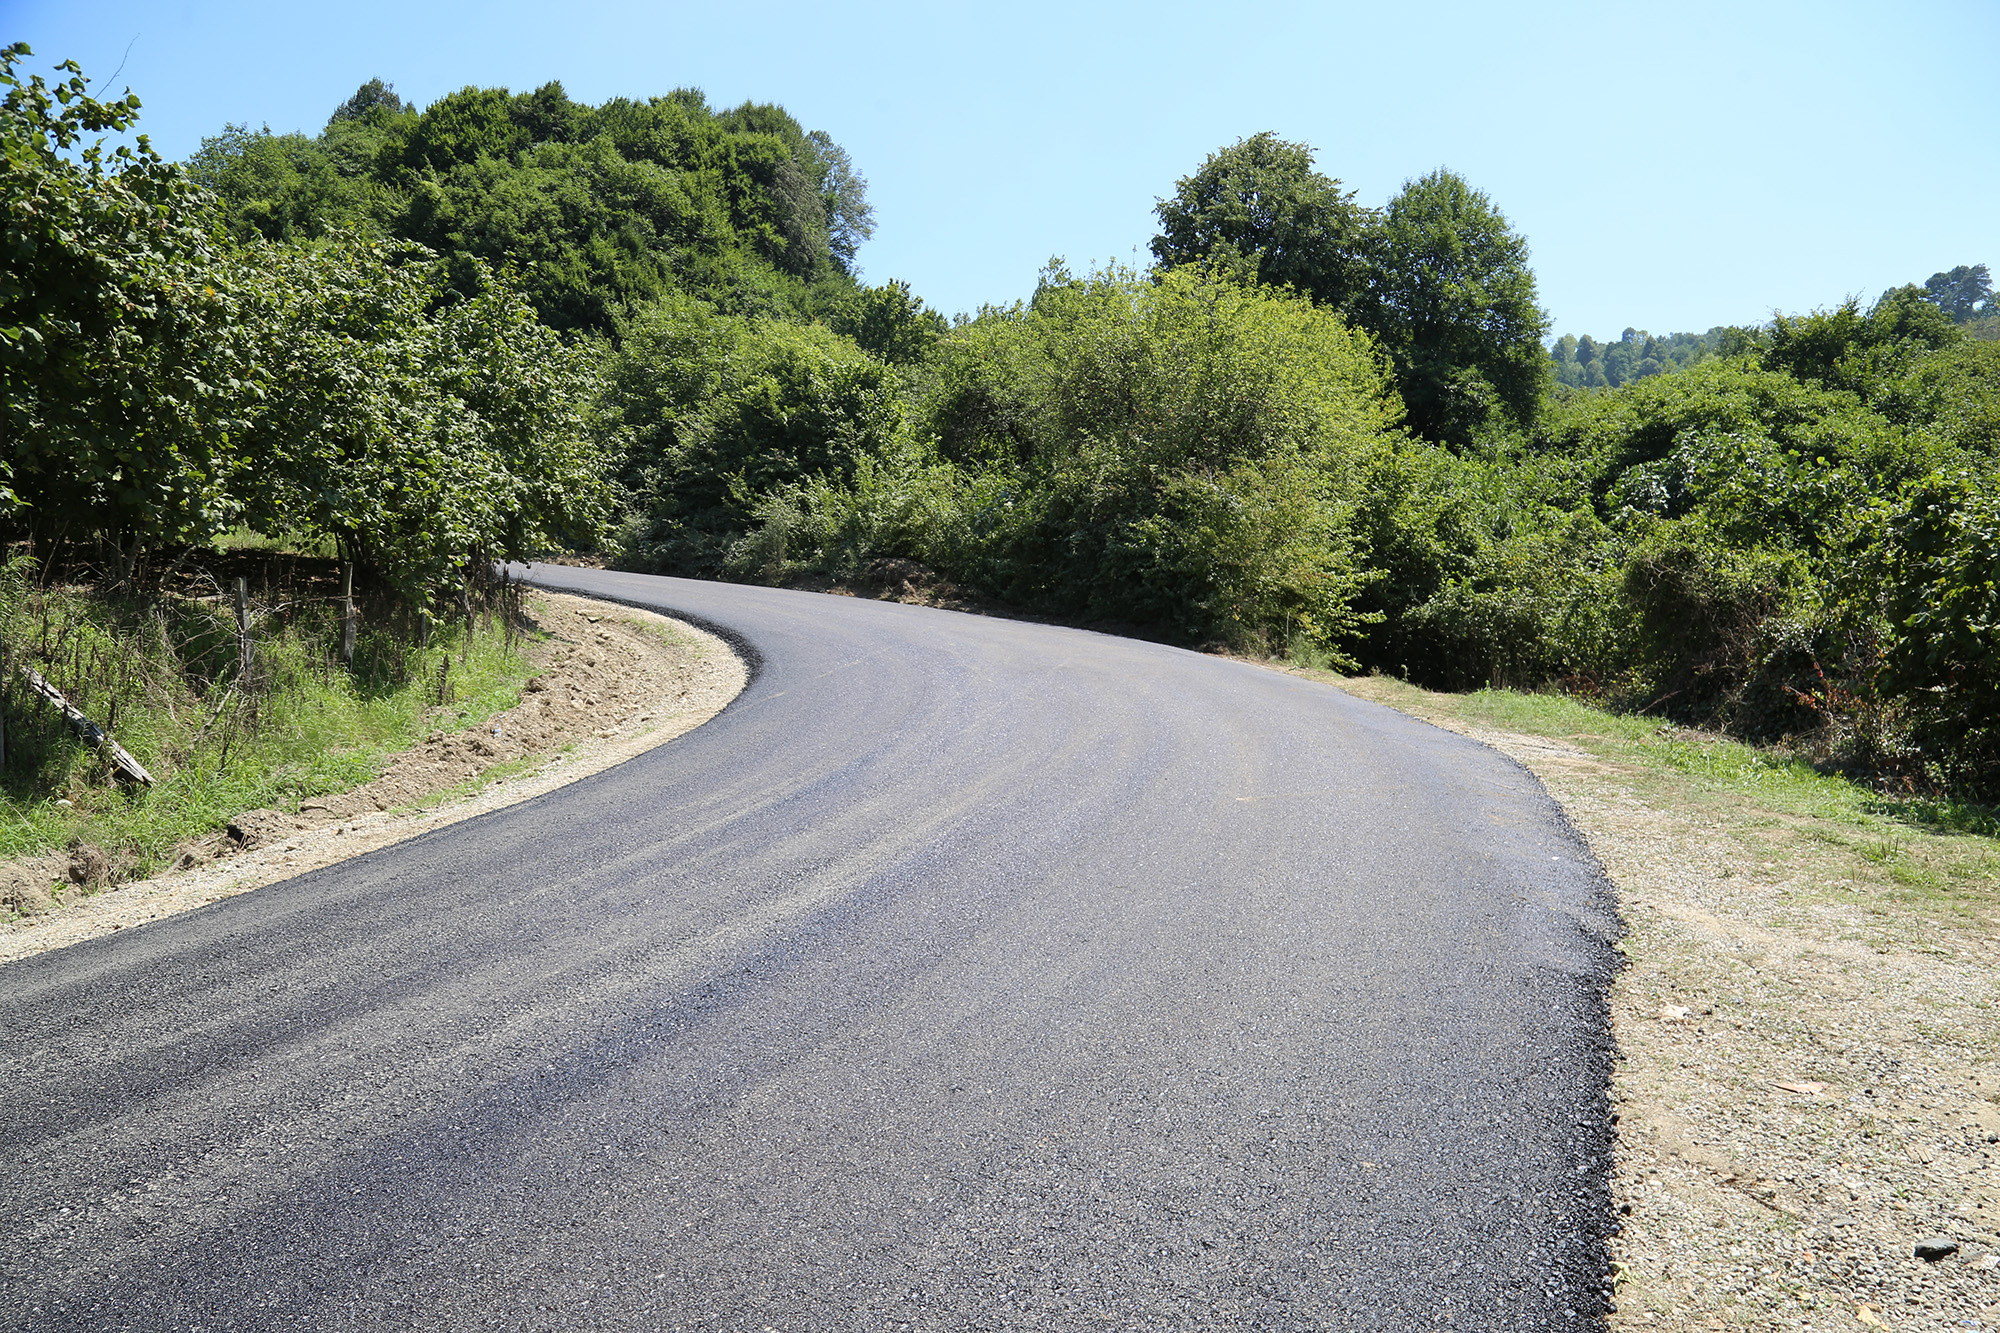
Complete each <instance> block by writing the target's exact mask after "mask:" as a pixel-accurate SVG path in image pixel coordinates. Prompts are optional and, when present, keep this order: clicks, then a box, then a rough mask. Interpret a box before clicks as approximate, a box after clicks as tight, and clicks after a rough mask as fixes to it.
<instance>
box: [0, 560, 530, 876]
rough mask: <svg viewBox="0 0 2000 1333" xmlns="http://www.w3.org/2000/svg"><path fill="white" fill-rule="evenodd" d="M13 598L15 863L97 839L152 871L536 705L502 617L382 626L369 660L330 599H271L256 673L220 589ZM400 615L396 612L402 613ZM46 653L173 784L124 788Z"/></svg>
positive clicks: (1, 789) (4, 806) (7, 636)
mask: <svg viewBox="0 0 2000 1333" xmlns="http://www.w3.org/2000/svg"><path fill="white" fill-rule="evenodd" d="M0 593H6V594H8V595H7V596H5V597H4V599H0V643H5V644H6V646H7V652H8V661H9V663H10V666H9V668H8V679H7V680H6V681H5V683H4V685H0V709H4V715H5V719H6V724H7V729H8V730H7V741H8V753H7V764H6V768H5V770H4V772H0V857H19V856H31V855H39V854H42V853H47V852H51V851H55V850H58V849H60V848H63V847H66V846H68V845H70V844H72V843H74V842H84V843H91V844H95V845H97V846H99V847H102V848H103V849H104V850H105V851H106V852H107V853H108V854H109V855H110V856H111V858H112V861H113V864H114V866H115V867H116V868H117V869H118V871H119V872H120V873H121V874H124V875H143V874H146V873H150V872H151V871H152V870H154V869H156V868H157V867H158V866H159V865H160V864H161V863H163V862H164V861H165V860H166V859H167V858H168V857H169V856H170V855H171V853H172V851H173V849H174V848H175V847H176V846H177V845H179V844H180V843H182V842H184V841H187V840H189V839H193V838H198V837H202V836H204V835H207V834H209V833H213V832H215V831H216V830H218V829H220V828H222V827H223V826H224V825H226V824H227V823H228V821H229V820H230V819H231V818H232V817H234V816H235V815H237V814H239V813H241V812H243V811H245V810H251V809H258V808H262V807H275V808H278V809H284V810H296V809H297V808H298V805H299V803H300V802H301V801H304V800H308V799H311V798H313V797H316V796H325V795H329V794H332V793H335V792H341V791H347V790H351V789H352V788H354V787H357V786H360V785H362V784H363V783H366V782H369V781H371V780H373V779H374V778H376V777H378V776H380V774H381V773H382V771H383V769H384V768H385V767H386V765H387V762H388V761H389V759H390V758H392V757H393V756H394V755H396V754H398V753H400V752H401V751H404V750H407V749H409V748H410V747H412V746H413V745H415V744H417V743H418V742H419V741H421V740H422V739H423V738H424V736H425V735H426V734H428V733H429V732H431V731H433V730H439V729H444V730H456V729H458V728H460V727H464V726H470V725H474V724H477V723H479V722H482V721H484V720H485V719H486V718H488V717H490V716H491V715H492V714H494V713H496V712H498V711H501V710H503V709H506V708H509V707H511V706H513V705H514V704H515V703H517V702H518V701H519V699H520V694H521V687H522V685H523V684H524V682H525V681H526V679H527V678H528V676H529V675H530V669H529V664H528V661H527V658H526V656H525V654H524V652H523V651H522V649H523V647H524V646H525V645H524V642H523V641H522V640H520V639H518V638H515V637H512V636H509V635H507V634H505V633H502V632H501V631H500V629H499V627H498V625H497V623H495V622H488V623H487V624H486V625H485V626H483V627H480V628H477V629H469V628H468V627H465V626H463V625H453V626H449V627H445V628H440V629H438V630H437V631H435V632H433V633H431V634H430V635H429V637H428V642H427V643H426V644H425V645H424V646H422V647H418V646H416V644H415V643H414V642H413V639H414V636H413V635H411V634H409V633H408V632H407V627H402V628H399V627H397V626H394V625H391V624H387V623H383V624H380V625H379V626H378V627H377V628H375V629H371V630H369V631H367V632H365V633H364V634H363V635H362V636H361V639H360V642H359V644H358V645H357V651H356V654H355V661H354V663H353V665H352V667H344V666H342V665H341V664H340V663H339V662H338V661H337V660H336V650H337V644H338V638H339V635H338V624H337V622H336V621H335V619H334V613H333V610H332V608H330V607H328V606H326V605H324V604H323V603H321V602H318V601H312V600H307V601H305V602H304V603H303V604H300V605H292V606H286V605H273V606H268V607H263V608H259V611H258V613H257V614H256V615H255V616H254V617H253V621H252V630H251V651H250V658H249V665H248V669H247V670H244V669H243V663H242V662H241V661H240V660H239V648H238V643H239V640H238V637H237V628H236V624H235V620H234V612H233V608H232V607H231V606H230V605H229V604H228V603H227V602H224V601H222V600H220V599H215V600H201V599H159V600H156V601H154V602H150V603H137V602H129V601H118V600H114V599H108V598H105V597H101V596H98V595H96V594H93V593H89V592H85V591H79V590H66V589H54V590H41V589H34V588H32V587H29V586H26V585H24V584H23V583H22V581H21V580H20V579H19V578H18V577H17V578H16V580H15V582H14V586H13V587H12V588H4V589H0ZM385 619H386V618H385ZM24 660H25V661H26V662H28V663H29V664H30V665H33V666H34V667H35V668H36V669H37V670H39V671H41V672H42V674H43V675H45V676H46V677H47V678H48V679H49V680H50V681H51V682H52V683H54V684H55V685H56V686H57V687H58V688H60V689H62V690H63V692H64V693H65V694H66V695H67V696H68V697H69V698H70V700H71V702H72V703H74V704H75V705H76V706H77V707H78V708H80V709H81V710H82V711H83V712H84V713H85V714H86V715H88V716H90V717H91V718H93V719H94V720H97V721H99V722H100V723H102V724H103V725H105V726H106V727H108V728H109V729H110V730H111V731H112V733H113V734H114V735H115V736H116V738H117V739H118V741H119V742H120V743H121V744H123V745H124V746H125V747H126V748H127V749H128V750H130V751H131V752H132V753H133V754H134V755H135V756H136V757H137V758H138V759H139V760H140V762H141V763H143V764H145V765H146V767H147V768H148V769H149V770H150V771H151V772H152V774H153V776H154V778H155V779H156V781H155V783H154V785H153V786H151V787H150V788H148V787H139V786H132V785H120V784H119V783H117V782H115V781H113V780H112V778H111V777H110V775H109V774H108V772H107V771H106V768H105V765H104V763H103V762H102V761H101V760H100V759H99V758H98V757H97V756H96V755H95V754H93V753H92V752H90V751H89V750H87V749H86V748H85V747H84V746H83V744H82V743H81V742H79V741H78V740H77V739H76V737H75V736H74V735H73V734H72V733H71V732H70V730H69V729H68V728H67V727H66V726H65V725H64V724H63V723H62V721H61V719H60V718H59V717H58V716H57V715H56V713H55V710H53V709H52V708H49V707H48V706H47V705H46V704H44V703H42V702H41V701H39V700H38V699H35V698H33V697H32V696H31V695H29V693H28V691H27V690H26V689H25V687H24V685H23V683H22V681H21V679H20V677H19V675H18V673H17V672H16V671H15V669H14V665H15V664H18V663H20V662H22V661H24Z"/></svg>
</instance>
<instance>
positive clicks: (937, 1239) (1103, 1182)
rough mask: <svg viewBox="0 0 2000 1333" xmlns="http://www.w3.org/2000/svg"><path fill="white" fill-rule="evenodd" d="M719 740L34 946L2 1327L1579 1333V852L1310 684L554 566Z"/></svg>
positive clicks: (1603, 1117)
mask: <svg viewBox="0 0 2000 1333" xmlns="http://www.w3.org/2000/svg"><path fill="white" fill-rule="evenodd" d="M538 577H540V578H542V579H544V580H545V581H546V582H547V583H548V585H549V586H552V587H563V588H569V589H574V590H577V591H581V592H588V593H595V594H598V595H602V596H609V597H613V598H617V599H621V600H626V601H631V602H635V603H643V604H645V605H648V606H653V607H657V608H660V609H662V610H666V611H670V612H675V613H679V614H682V615H685V616H689V617H691V618H694V619H697V620H700V621H703V622H705V623H707V624H709V625H711V626H712V627H717V628H720V629H723V630H725V631H727V632H728V633H730V634H731V635H733V636H734V637H736V638H738V639H739V640H740V641H741V642H742V643H744V644H745V645H747V647H748V649H749V650H750V651H751V656H752V660H753V662H754V663H755V671H754V674H753V678H752V680H751V683H750V685H749V687H748V689H746V690H745V692H744V693H743V695H742V696H741V697H740V698H739V699H738V700H737V701H736V702H735V703H734V704H732V705H731V706H730V707H729V708H728V709H727V710H725V711H724V712H723V713H722V714H721V715H720V716H718V717H717V718H716V719H715V720H714V721H712V722H710V723H708V724H707V725H706V726H703V727H701V728H698V729H697V730H695V731H694V732H692V733H690V734H688V735H687V736H685V737H683V738H681V739H679V740H676V741H674V742H673V743H671V744H669V745H666V746H664V747H661V748H660V749H657V750H654V751H653V752H651V753H650V754H648V755H646V756H644V757H642V758H639V759H637V760H634V761H632V762H631V763H628V764H625V765H623V766H622V767H619V768H616V769H612V770H609V771H607V772H605V773H602V774H599V775H598V776H596V777H593V778H589V779H586V780H584V781H582V782H580V783H577V784H575V785H573V786H570V787H567V788H565V789H563V790H561V791H559V792H555V793H552V794H550V795H548V796H545V797H542V798H540V799H537V800H534V801H531V802H527V803H525V804H522V805H519V806H515V807H513V808H511V809H508V810H504V811H500V812H497V813H494V814H492V815H489V816H486V817H483V818H480V819H476V820H470V821H467V822H465V823H461V824H458V825H454V826H452V827H450V828H446V829H442V830H439V831H437V832H434V833H431V834H428V835H426V836H424V837H421V838H418V839H416V840H414V841H411V842H408V843H404V844H402V845H401V846H398V847H394V848H389V849H385V850H383V851H381V852H377V853H373V854H370V855H367V856H363V857H361V858H358V859H356V860H353V861H350V862H347V863H346V864H343V865H340V866H335V867H331V868H328V869H325V870H322V871H317V872H314V873H311V874H308V875H305V876H302V877H300V878H298V879H296V880H292V881H290V882H288V883H285V884H280V885H276V886H273V887H270V888H266V889H262V890H259V891H258V892H256V893H251V894H245V895H243V896H240V897H236V898H231V899H228V900H226V901H222V902H218V903H215V904H212V905H210V906H209V907H207V908H204V909H202V910H200V911H196V912H192V913H188V914H186V915H183V916H179V917H175V918H170V919H166V920H162V921H159V922H156V923H153V924H150V925H146V926H143V927H140V928H137V929H131V930H127V931H124V932H121V933H119V934H116V935H112V936H108V937H105V938H102V939H97V940H93V941H90V942H88V943H85V944H80V945H77V946H75V947H73V948H70V949H66V950H62V951H60V952H57V953H53V954H46V955H42V956H40V957H36V958H31V959H27V960H24V961H21V962H17V963H14V964H11V965H8V966H6V967H4V968H0V1163H4V1165H0V1327H7V1328H34V1329H58V1328H62V1329H68V1328H79V1329H81V1328H88V1329H119V1328H135V1329H179V1330H190V1329H345V1328H357V1327H371V1328H372V1327H387V1328H407V1329H474V1328H524V1329H525V1328H546V1329H562V1330H568V1329H595V1328H606V1329H743V1330H749V1331H750V1333H763V1331H764V1330H780V1331H781V1333H802V1331H804V1330H889V1329H902V1328H908V1329H915V1330H931V1329H936V1330H945V1329H977V1330H987V1329H1004V1328H1023V1329H1051V1330H1068V1329H1112V1330H1172V1329H1210V1328H1218V1329H1220V1328H1229V1329H1271V1330H1291V1329H1300V1330H1303V1329H1329V1328H1331V1329H1349V1328H1353V1329H1406V1328H1407V1329H1415V1328H1433V1327H1449V1328H1452V1329H1457V1330H1470V1329H1491V1330H1508V1331H1509V1333H1523V1331H1525V1330H1541V1329H1578V1328H1593V1327H1596V1326H1598V1324H1599V1322H1600V1320H1601V1312H1602V1310H1603V1308H1604V1298H1603V1296H1602V1295H1601V1292H1600V1286H1601V1283H1602V1280H1603V1263H1604V1260H1603V1250H1602V1245H1601V1241H1600V1237H1601V1235H1602V1233H1603V1231H1604V1229H1605V1228H1607V1227H1608V1226H1609V1225H1610V1223H1611V1218H1610V1214H1609V1204H1608V1197H1607V1194H1606V1190H1605V1184H1606V1171H1607V1165H1608V1158H1609V1147H1610V1130H1609V1127H1608V1124H1607V1116H1608V1112H1607V1106H1606V1101H1605V1095H1604V1089H1605V1084H1606V1079H1607V1074H1608V1069H1609V1059H1610V1052H1609V1043H1608V1037H1607V1030H1606V1014H1605V1003H1604V993H1605V986H1606V982H1607V978H1608V977H1609V975H1610V972H1611V968H1612V964H1613V962H1614V959H1615V954H1614V953H1613V951H1612V950H1611V948H1610V947H1609V944H1608V941H1609V940H1610V939H1611V938H1612V936H1613V934H1614V933H1615V931H1616V929H1617V924H1616V916H1615V911H1614V908H1613V905H1612V902H1611V899H1610V895H1609V891H1608V888H1607V886H1606V884H1605V882H1604V881H1603V879H1602V876H1601V874H1600V872H1599V870H1598V867H1597V866H1596V864H1595V863H1594V862H1593V860H1592V859H1591V857H1590V856H1589V854H1588V852H1587V851H1586V850H1585V849H1584V848H1583V846H1582V845H1581V844H1580V842H1579V841H1578V839H1577V838H1576V836H1575V835H1574V834H1573V832H1572V831H1571V830H1570V829H1569V828H1568V827H1567V825H1566V824H1565V822H1564V821H1563V819H1562V817H1561V814H1560V811H1559V810H1558V809H1557V808H1556V807H1555V805H1554V804H1553V803H1552V802H1551V801H1550V800H1549V799H1548V798H1547V796H1546V795H1545V794H1544V793H1543V792H1542V791H1541V789H1540V787H1539V786H1538V785H1537V784H1536V783H1535V781H1534V780H1533V779H1532V778H1531V777H1530V776H1529V775H1528V774H1527V773H1526V772H1524V771H1523V770H1522V769H1520V768H1519V767H1517V766H1516V765H1514V764H1513V763H1511V762H1510V761H1508V760H1506V759H1503V758H1502V757H1500V756H1499V755H1497V754H1495V753H1493V752H1492V751H1490V750H1487V749H1484V748H1482V747H1480V746H1477V745H1474V744H1472V743H1470V742H1468V741H1465V740H1463V739H1461V738H1459V737H1456V736H1453V735H1449V734H1447V733H1445V732H1442V731H1438V730H1435V729H1433V728H1430V727H1427V726H1424V725H1422V724H1419V723H1416V722H1413V721H1410V720H1409V719H1407V718H1404V717H1402V716H1401V715H1399V714H1396V713H1394V712H1391V711H1389V710H1387V709H1383V708H1380V707H1376V706H1373V705H1370V704H1366V703H1361V702H1359V701H1356V700H1354V699H1351V698H1349V697H1347V696H1345V695H1343V694H1341V693H1339V692H1338V691H1336V690H1334V689H1331V688H1329V687H1327V686H1323V685H1317V684H1312V683H1308V682H1306V681H1302V680H1298V679H1294V678H1291V677H1287V676H1283V675H1279V674H1275V673H1272V672H1268V671H1263V670H1260V669H1258V668H1256V667H1252V666H1248V665H1244V664H1241V663H1236V662H1230V661H1225V660H1220V659H1216V658H1211V657H1203V656H1200V655H1197V654H1193V653H1188V652H1182V651H1179V650H1176V649H1171V648H1165V647H1161V646H1158V645H1154V644H1147V643H1139V642H1133V641H1130V640H1124V639H1118V638H1112V637H1107V636H1103V635H1096V634H1089V633H1084V632H1081V631H1076V630H1067V629H1059V628H1050V627H1045V626H1036V625H1027V624H1020V623H1014V622H1009V621H1002V620H991V619H981V618H977V617H970V616H961V615H954V614H951V613H947V612H940V611H931V610H925V609H920V608H915V607H906V606H899V605H893V604H887V603H880V602H869V601H858V600H853V599H846V598H834V597H818V596H813V595H809V594H803V593H789V592H780V591H773V590H769V589H756V588H741V587H732V586H728V585H722V584H704V583H694V582H684V581H678V580H668V579H651V578H642V577H639V576H635V575H616V574H604V573H595V572H591V571H585V570H570V569H556V568H548V567H543V568H542V569H540V570H539V571H538Z"/></svg>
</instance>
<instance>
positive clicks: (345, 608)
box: [340, 560, 356, 666]
mask: <svg viewBox="0 0 2000 1333" xmlns="http://www.w3.org/2000/svg"><path fill="white" fill-rule="evenodd" d="M355 628H356V627H355V624H354V562H353V561H352V560H348V561H345V562H344V563H342V565H341V566H340V664H341V665H342V666H353V665H354V633H355Z"/></svg>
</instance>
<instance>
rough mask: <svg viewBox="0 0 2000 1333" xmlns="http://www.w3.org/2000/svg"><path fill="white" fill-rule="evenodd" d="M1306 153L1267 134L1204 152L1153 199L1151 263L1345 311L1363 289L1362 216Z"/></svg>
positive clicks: (1350, 194)
mask: <svg viewBox="0 0 2000 1333" xmlns="http://www.w3.org/2000/svg"><path fill="white" fill-rule="evenodd" d="M1312 163H1313V156H1312V149H1310V148H1308V147H1307V146H1306V145H1304V144H1302V143H1290V142H1288V141H1286V140H1284V139H1280V138H1278V137H1277V136H1276V135H1275V134H1272V133H1270V132H1269V131H1265V132H1263V133H1261V134H1253V135H1251V136H1250V137H1249V138H1247V139H1239V140H1237V141H1236V142H1235V143H1234V144H1232V145H1230V146H1229V147H1227V148H1221V149H1217V150H1216V151H1215V152H1213V153H1210V154H1209V155H1208V157H1207V158H1206V159H1205V160H1204V161H1203V162H1202V164H1201V166H1200V167H1199V168H1198V169H1197V170H1196V171H1195V172H1194V174H1193V175H1191V176H1186V177H1183V178H1182V179H1181V180H1180V181H1179V182H1177V183H1176V185H1175V188H1174V195H1173V198H1171V199H1160V200H1157V201H1155V207H1154V211H1155V213H1157V214H1158V216H1159V219H1160V232H1159V234H1158V235H1157V236H1155V237H1153V240H1152V245H1151V248H1152V252H1153V257H1154V259H1156V260H1158V261H1159V263H1160V264H1161V265H1163V266H1165V267H1169V268H1172V267H1175V266H1178V265H1183V264H1198V263H1206V264H1211V265H1215V266H1217V267H1219V268H1221V269H1223V270H1225V271H1227V272H1230V273H1232V274H1235V275H1237V276H1238V277H1239V278H1241V279H1243V280H1246V281H1255V282H1264V283H1270V284H1272V285H1274V286H1289V287H1293V288H1296V289H1297V290H1298V291H1300V292H1302V293H1304V294H1305V295H1307V296H1310V297H1312V299H1313V300H1315V301H1318V302H1319V303H1321V304H1322V305H1328V306H1332V307H1334V308H1335V309H1343V308H1345V307H1347V306H1348V305H1349V304H1350V303H1351V302H1352V301H1353V300H1354V299H1355V298H1356V297H1357V296H1358V295H1359V294H1360V293H1361V291H1362V290H1363V287H1364V283H1365V271H1364V265H1363V259H1362V253H1361V249H1362V240H1363V233H1364V230H1365V224H1366V220H1367V216H1366V214H1365V212H1364V211H1363V210H1362V209H1361V208H1359V207H1358V206H1357V205H1356V204H1355V203H1354V194H1353V191H1351V190H1342V189H1341V188H1340V182H1339V181H1337V180H1334V179H1331V178H1329V177H1327V176H1323V175H1321V174H1320V173H1318V172H1316V171H1314V170H1313V165H1312Z"/></svg>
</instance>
